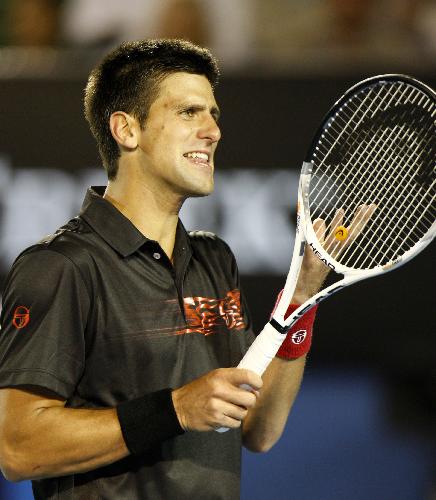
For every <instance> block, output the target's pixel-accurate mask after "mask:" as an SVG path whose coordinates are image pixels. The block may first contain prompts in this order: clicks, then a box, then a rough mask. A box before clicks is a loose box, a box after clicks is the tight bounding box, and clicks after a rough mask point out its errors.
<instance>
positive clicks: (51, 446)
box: [3, 407, 129, 480]
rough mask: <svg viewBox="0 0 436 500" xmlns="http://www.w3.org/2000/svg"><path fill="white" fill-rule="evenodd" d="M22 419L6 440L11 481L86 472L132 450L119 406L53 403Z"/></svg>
mask: <svg viewBox="0 0 436 500" xmlns="http://www.w3.org/2000/svg"><path fill="white" fill-rule="evenodd" d="M17 422H18V423H17V427H16V429H15V430H14V432H10V433H9V436H8V444H7V445H6V444H5V443H3V449H4V450H7V455H8V461H7V463H8V464H9V469H10V470H9V471H4V472H6V475H9V476H10V479H12V480H22V479H40V478H44V477H54V476H63V475H67V474H73V473H81V472H86V471H88V470H91V469H96V468H98V467H102V466H104V465H108V464H110V463H112V462H115V461H117V460H120V459H121V458H123V457H125V456H127V455H128V454H129V452H128V450H127V447H126V445H125V442H124V439H123V436H122V433H121V429H120V424H119V421H118V418H117V413H116V409H104V410H92V409H72V408H64V407H49V408H44V409H40V410H39V411H37V412H35V413H34V414H33V415H29V416H28V417H27V418H26V421H23V420H22V419H21V420H18V421H17ZM8 472H9V474H8Z"/></svg>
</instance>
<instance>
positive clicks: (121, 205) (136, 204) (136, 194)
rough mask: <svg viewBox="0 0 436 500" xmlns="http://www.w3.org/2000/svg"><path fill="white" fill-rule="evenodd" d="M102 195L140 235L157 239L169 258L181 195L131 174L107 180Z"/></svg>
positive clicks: (170, 257) (174, 237)
mask: <svg viewBox="0 0 436 500" xmlns="http://www.w3.org/2000/svg"><path fill="white" fill-rule="evenodd" d="M103 197H104V198H105V199H106V200H108V201H109V202H110V203H112V204H113V205H114V206H115V207H116V208H117V209H118V210H119V211H120V212H121V213H122V214H123V215H124V216H125V217H127V218H128V219H129V220H130V221H131V222H132V224H133V225H134V226H135V227H136V228H137V229H138V230H139V231H140V232H141V233H142V234H143V235H144V236H146V237H147V238H149V239H151V240H155V241H157V242H158V243H159V244H160V246H161V248H162V250H163V251H164V252H165V253H166V254H167V256H168V258H169V259H172V255H173V250H174V243H175V239H176V229H177V223H178V219H179V211H180V209H181V207H182V204H183V201H184V200H183V199H180V198H174V197H171V196H168V193H163V192H161V191H160V192H159V191H158V190H153V189H152V188H150V187H148V186H147V185H146V184H145V183H144V182H140V181H139V180H138V179H137V178H136V179H135V178H134V176H132V178H131V179H130V180H129V179H128V178H126V177H124V178H123V177H121V176H117V179H116V180H114V181H109V182H108V185H107V188H106V191H105V194H104V196H103Z"/></svg>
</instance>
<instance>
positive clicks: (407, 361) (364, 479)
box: [0, 0, 436, 500]
mask: <svg viewBox="0 0 436 500" xmlns="http://www.w3.org/2000/svg"><path fill="white" fill-rule="evenodd" d="M147 37H178V38H185V39H189V40H191V41H193V42H195V43H199V44H201V45H205V46H208V47H210V48H211V49H212V50H213V52H214V53H215V55H216V56H217V57H218V58H219V60H220V64H221V69H222V81H221V84H220V86H219V87H218V89H217V92H216V94H217V100H218V102H219V104H220V107H221V108H222V111H223V116H222V121H221V128H222V132H223V139H222V141H221V145H220V148H219V149H218V151H219V152H218V158H217V173H216V192H215V193H214V194H213V195H212V196H211V197H209V198H207V199H203V200H194V201H191V202H189V203H187V205H186V207H185V208H184V209H183V216H182V218H183V220H184V222H185V225H186V226H187V228H189V229H206V230H211V231H214V232H216V233H217V234H218V235H220V236H221V237H222V238H224V239H225V240H227V241H228V242H229V244H230V245H231V247H232V248H233V250H234V252H235V254H236V255H237V258H238V262H239V265H240V270H241V274H242V283H243V287H244V289H245V292H246V294H247V296H248V299H249V303H250V306H251V310H252V314H253V316H254V322H255V326H256V328H257V329H258V330H259V329H260V328H261V327H262V326H263V324H264V323H265V322H266V320H267V319H268V315H269V312H270V310H271V308H272V305H273V303H274V300H275V295H276V294H277V292H278V291H279V290H280V288H281V287H282V285H283V282H284V275H285V273H286V272H287V268H288V266H289V260H290V255H291V249H292V243H293V240H292V235H293V232H294V217H295V216H294V213H292V210H291V212H290V210H289V207H293V206H294V205H295V202H296V188H297V186H296V183H297V180H298V175H299V168H300V165H301V162H302V160H303V158H304V155H305V151H306V148H307V147H308V145H309V143H310V140H311V137H312V135H313V134H314V132H315V130H316V128H317V127H318V125H319V123H320V120H321V119H322V117H323V115H324V114H325V113H326V112H327V110H328V108H329V107H330V106H331V105H332V103H333V102H334V101H335V100H336V99H337V98H338V97H339V96H340V95H341V94H342V93H343V92H344V91H345V90H346V89H347V88H348V87H349V86H351V85H352V84H354V83H356V82H357V81H359V80H361V79H363V78H365V77H369V76H372V75H375V74H380V73H406V74H411V75H413V76H415V77H417V78H419V79H421V80H423V81H424V82H426V83H427V84H428V85H430V86H432V87H433V88H435V86H436V85H435V84H436V2H435V1H434V0H377V1H375V0H305V1H302V0H267V1H265V0H219V1H217V0H123V2H119V1H118V0H15V1H14V0H0V44H1V47H0V109H1V116H2V118H1V133H0V282H1V283H3V282H4V278H5V275H6V273H7V270H8V268H9V267H10V265H11V263H12V261H13V259H14V257H15V256H16V255H17V254H18V252H20V250H22V249H23V248H25V247H26V246H27V245H29V244H30V243H33V242H35V241H36V240H39V239H40V238H41V237H42V236H44V235H45V234H48V233H51V232H53V231H54V230H55V229H56V228H57V227H58V226H60V225H61V224H63V222H64V221H66V220H67V219H68V218H70V217H71V216H73V215H75V214H76V213H77V211H78V210H79V208H80V204H81V201H82V198H83V196H84V192H85V189H86V187H87V186H89V185H91V184H98V183H105V176H104V173H103V171H102V169H101V167H100V162H99V158H98V155H97V152H96V148H95V145H94V142H93V139H92V137H91V134H90V132H89V131H88V129H87V125H86V122H85V120H84V118H83V113H82V92H83V88H84V86H85V83H86V78H87V75H88V73H89V71H90V69H91V68H92V67H93V66H94V64H95V63H96V62H97V61H98V60H99V58H100V57H101V56H102V55H103V54H104V53H105V52H107V51H108V50H109V49H111V48H112V47H114V46H116V45H117V44H118V43H120V42H121V41H124V40H135V39H140V38H147ZM434 283H435V247H434V245H433V247H432V248H427V249H426V250H425V251H424V252H423V253H422V254H421V255H420V256H419V257H418V259H416V260H414V261H413V262H411V263H409V264H408V265H407V266H405V267H404V268H401V269H400V270H399V271H396V272H395V273H392V274H388V275H387V276H386V277H383V278H375V279H373V280H370V281H367V282H363V283H360V284H358V285H354V287H353V288H350V289H347V290H346V291H345V292H340V293H338V294H337V295H335V296H333V297H332V298H331V299H329V301H326V302H324V303H322V304H321V306H320V308H319V313H318V318H317V324H316V332H315V338H314V345H313V349H312V353H311V355H310V359H309V362H308V367H307V372H306V376H305V380H304V382H303V386H302V390H301V393H300V395H299V398H298V400H297V402H296V405H295V409H294V411H293V413H292V415H291V417H290V419H289V422H288V425H287V428H286V431H285V435H284V436H283V438H282V440H281V441H280V443H279V444H278V445H277V446H276V447H275V448H274V449H273V450H272V451H271V452H269V453H268V454H265V455H255V454H251V453H248V452H244V455H243V460H244V461H243V477H242V499H246V500H248V499H250V500H258V499H264V498H274V499H275V500H281V499H283V500H285V499H293V500H330V499H332V500H333V499H334V500H348V499H350V498H353V499H354V500H360V499H361V500H368V499H371V500H435V499H436V429H435V428H436V336H435V333H436V323H435V315H434V307H435V295H434V291H433V290H434ZM432 285H433V286H432ZM28 498H32V497H31V492H30V485H29V483H27V482H25V483H21V484H11V483H8V482H6V481H5V480H4V479H2V478H1V475H0V499H1V500H12V499H19V500H27V499H28Z"/></svg>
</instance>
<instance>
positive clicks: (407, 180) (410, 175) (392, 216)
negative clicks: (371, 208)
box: [343, 138, 430, 265]
mask: <svg viewBox="0 0 436 500" xmlns="http://www.w3.org/2000/svg"><path fill="white" fill-rule="evenodd" d="M416 143H417V138H415V140H414V144H415V145H416ZM405 146H408V147H409V149H411V146H412V145H408V144H405ZM414 155H415V151H414V152H413V154H412V155H411V157H412V158H413V156H414ZM415 156H417V155H415ZM417 158H418V156H417ZM382 159H383V158H382ZM377 163H378V162H377ZM415 163H416V161H415V162H414V163H412V164H411V165H410V168H409V171H408V172H405V175H404V178H403V182H402V183H393V186H394V189H391V190H390V191H389V190H388V188H389V186H388V185H387V183H388V182H390V181H391V178H390V177H389V175H390V176H391V177H392V174H393V170H394V169H393V168H392V169H391V171H388V170H387V171H386V172H385V173H384V175H383V176H382V177H380V178H378V177H374V179H373V181H372V182H371V183H370V184H369V186H368V189H367V190H366V191H369V193H370V195H371V196H372V197H373V200H376V201H377V204H378V205H382V206H383V204H384V203H383V202H384V201H385V199H386V197H387V196H388V195H389V196H391V197H392V196H396V198H397V200H403V201H402V203H401V206H397V207H396V211H393V207H392V206H391V207H390V209H389V210H388V211H387V212H386V211H385V213H384V215H385V220H386V221H387V224H385V228H384V230H383V233H382V235H384V234H385V233H387V232H388V234H391V233H392V232H393V230H394V229H397V227H396V226H397V225H398V222H399V218H398V215H397V211H398V209H399V208H403V209H404V210H405V209H406V202H407V204H409V205H411V204H412V203H414V202H415V200H416V198H417V196H418V194H420V195H422V193H418V191H416V192H415V195H414V196H413V190H411V188H412V181H413V180H414V178H415V177H416V175H417V173H416V169H414V168H413V167H414V164H415ZM396 166H397V167H401V166H402V165H401V163H400V164H397V165H396ZM396 170H398V168H397V169H396ZM403 172H404V170H403ZM388 174H389V175H388ZM375 180H377V181H378V185H377V186H376V188H375V189H374V187H373V184H374V181H375ZM382 181H383V182H382ZM400 188H402V189H401V191H400ZM381 193H384V194H382V196H380V194H381ZM410 196H413V198H412V199H410ZM365 197H366V193H365V194H364V195H363V198H364V199H365ZM347 201H348V200H345V201H344V203H347ZM412 206H413V205H412ZM427 208H428V207H427ZM416 212H417V209H416V207H415V210H414V211H413V212H412V213H411V214H410V216H409V217H408V218H407V220H406V221H405V222H406V224H408V223H409V221H410V220H411V219H412V216H413V215H415V214H416ZM380 213H381V212H379V215H377V211H376V215H375V216H374V219H373V220H372V221H370V222H372V223H373V224H375V225H377V222H378V219H379V218H380ZM421 219H423V220H426V218H425V215H423V214H421V218H418V217H415V221H416V222H420V220H421ZM412 222H413V220H412ZM427 222H430V219H428V220H427ZM417 227H418V226H417V224H415V225H414V226H413V228H414V229H415V228H417ZM388 230H389V231H388ZM424 233H425V231H424ZM424 233H422V234H420V235H419V236H420V237H422V236H423V234H424ZM350 236H351V234H350ZM397 239H398V238H397ZM373 241H374V237H372V239H370V241H369V242H368V243H367V245H366V247H363V249H366V248H367V247H368V245H369V244H371V243H373ZM359 246H360V245H359ZM361 248H362V247H361ZM389 249H390V250H392V249H393V247H392V246H391V247H390V248H389ZM349 253H350V249H347V250H346V251H345V252H344V255H343V259H344V258H345V257H346V256H348V257H349V258H351V257H353V256H354V255H355V253H356V249H355V250H354V252H352V253H351V254H350V255H347V254H349ZM343 263H344V264H345V265H348V264H349V263H350V259H349V260H345V261H344V262H343ZM371 263H373V262H371ZM360 265H365V263H360Z"/></svg>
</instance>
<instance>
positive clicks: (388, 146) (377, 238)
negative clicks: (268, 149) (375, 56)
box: [309, 82, 435, 267]
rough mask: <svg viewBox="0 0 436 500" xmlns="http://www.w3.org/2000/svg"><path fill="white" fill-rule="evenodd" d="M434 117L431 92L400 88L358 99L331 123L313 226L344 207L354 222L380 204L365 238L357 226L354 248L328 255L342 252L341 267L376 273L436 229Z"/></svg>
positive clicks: (320, 150) (317, 171) (312, 199)
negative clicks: (363, 208)
mask: <svg viewBox="0 0 436 500" xmlns="http://www.w3.org/2000/svg"><path fill="white" fill-rule="evenodd" d="M392 103H394V104H395V105H394V106H392ZM434 115H435V111H434V102H433V101H432V100H431V99H430V98H429V97H428V96H427V95H426V94H424V93H423V92H421V91H420V90H418V89H415V88H414V87H412V86H409V85H408V84H404V83H398V82H395V84H385V85H380V84H379V85H378V86H374V87H372V88H371V89H369V91H368V90H367V91H365V92H362V93H361V95H360V94H357V97H356V96H355V97H354V98H351V99H350V100H349V101H348V102H347V103H346V104H345V105H344V106H342V107H341V108H340V110H339V111H338V112H337V113H336V115H335V116H334V117H333V118H331V119H330V121H329V122H328V125H327V127H326V129H325V130H324V133H323V134H322V136H321V138H320V141H319V144H318V146H317V147H316V152H315V153H314V155H313V161H312V163H313V166H314V169H313V174H312V179H313V181H314V182H313V183H312V182H311V186H310V196H309V205H310V212H311V216H312V220H313V219H314V218H315V217H316V218H322V219H324V220H331V219H332V218H334V214H335V213H336V211H337V210H338V209H339V208H342V207H343V208H344V209H345V212H346V217H345V218H346V220H348V219H351V214H353V213H354V212H355V211H356V210H357V209H358V207H359V206H360V205H362V204H364V203H376V205H377V209H376V211H375V213H374V215H372V216H371V218H370V220H369V222H368V223H367V225H366V227H365V229H364V231H363V233H364V234H360V235H359V237H358V238H356V239H355V236H357V235H356V234H355V233H356V231H358V227H359V226H358V224H357V223H356V224H355V227H353V228H351V231H350V234H349V235H348V242H349V243H348V244H345V245H344V244H343V243H342V242H340V241H338V240H336V241H335V240H333V241H331V242H330V244H329V246H328V248H326V251H327V252H329V253H331V254H332V255H334V254H335V253H336V254H338V253H339V257H335V258H337V260H338V261H339V262H341V263H343V264H344V265H352V266H353V267H356V266H359V267H365V266H366V267H368V266H374V265H382V264H385V263H388V262H390V261H393V260H395V259H396V258H397V257H398V256H400V255H401V254H402V253H404V252H405V251H406V250H407V249H409V248H411V247H412V246H413V245H414V244H415V243H416V242H417V241H418V240H419V239H420V238H421V237H422V236H423V235H424V234H425V233H426V232H427V231H428V229H429V227H431V225H432V224H433V221H434V218H435V213H434V212H435V207H434V191H435V190H434V183H435V181H434V152H435V141H434V128H435V124H434ZM341 157H342V158H341ZM338 158H339V161H338ZM332 160H333V161H332ZM335 160H336V161H335ZM432 162H433V163H432ZM432 179H433V180H432ZM369 210H372V209H371V208H370V206H369V207H368V208H367V209H366V213H368V211H369ZM360 216H361V218H362V217H363V218H364V217H365V212H362V213H361V214H360ZM341 248H342V250H341Z"/></svg>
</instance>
